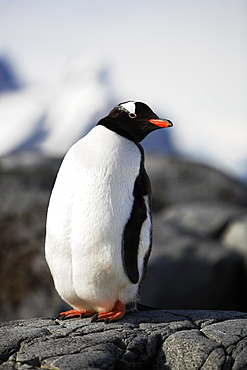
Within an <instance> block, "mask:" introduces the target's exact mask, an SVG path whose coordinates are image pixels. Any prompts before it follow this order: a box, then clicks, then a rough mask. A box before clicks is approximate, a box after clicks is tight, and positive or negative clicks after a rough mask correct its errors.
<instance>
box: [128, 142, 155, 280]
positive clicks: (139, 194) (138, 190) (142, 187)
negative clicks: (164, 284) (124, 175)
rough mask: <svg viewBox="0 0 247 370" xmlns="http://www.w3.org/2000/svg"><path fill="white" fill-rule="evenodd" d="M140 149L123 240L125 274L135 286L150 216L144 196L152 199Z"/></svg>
mask: <svg viewBox="0 0 247 370" xmlns="http://www.w3.org/2000/svg"><path fill="white" fill-rule="evenodd" d="M138 147H139V149H140V151H141V154H142V159H141V165H140V172H139V175H138V177H137V178H136V181H135V185H134V190H133V195H134V203H133V208H132V211H131V215H130V218H129V220H128V222H127V224H126V225H125V228H124V233H123V239H122V256H123V265H124V269H125V272H126V274H127V276H128V278H129V279H130V281H131V282H132V283H133V284H137V283H138V281H139V271H138V247H139V242H140V233H141V228H142V225H143V222H144V221H145V220H146V218H147V216H148V210H147V207H146V204H145V200H144V196H145V195H147V196H148V197H149V201H150V197H151V185H150V180H149V177H148V175H147V173H146V170H145V168H144V153H143V148H142V147H141V145H140V144H138Z"/></svg>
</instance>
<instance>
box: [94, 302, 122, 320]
mask: <svg viewBox="0 0 247 370" xmlns="http://www.w3.org/2000/svg"><path fill="white" fill-rule="evenodd" d="M124 314H125V305H124V304H123V303H121V302H120V301H117V302H116V304H115V306H114V307H113V309H112V310H111V311H109V312H100V313H96V314H95V315H93V317H92V322H93V321H104V322H106V323H107V322H112V321H116V320H119V319H122V317H124Z"/></svg>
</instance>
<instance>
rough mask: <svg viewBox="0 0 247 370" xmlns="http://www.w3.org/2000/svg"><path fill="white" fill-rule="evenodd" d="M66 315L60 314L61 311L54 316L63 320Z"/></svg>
mask: <svg viewBox="0 0 247 370" xmlns="http://www.w3.org/2000/svg"><path fill="white" fill-rule="evenodd" d="M65 317H66V315H60V313H59V314H58V315H57V316H55V317H54V319H53V320H63V319H64V318H65Z"/></svg>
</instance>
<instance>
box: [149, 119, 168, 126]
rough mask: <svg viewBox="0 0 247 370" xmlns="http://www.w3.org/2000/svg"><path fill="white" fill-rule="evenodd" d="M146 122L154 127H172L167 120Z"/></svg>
mask: <svg viewBox="0 0 247 370" xmlns="http://www.w3.org/2000/svg"><path fill="white" fill-rule="evenodd" d="M148 122H151V123H153V124H154V125H155V126H159V127H172V126H173V123H172V122H171V121H169V120H168V119H167V120H166V119H159V118H157V119H149V120H148Z"/></svg>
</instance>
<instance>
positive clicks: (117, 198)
mask: <svg viewBox="0 0 247 370" xmlns="http://www.w3.org/2000/svg"><path fill="white" fill-rule="evenodd" d="M96 129H97V130H96ZM99 137H100V140H96V139H97V138H99ZM95 140H96V141H97V145H94V146H93V145H92V143H93V142H95ZM140 162H141V154H140V151H139V149H138V148H137V146H136V145H135V144H134V143H132V142H131V141H129V140H127V139H125V138H123V137H121V136H119V135H117V134H115V133H113V132H110V131H109V130H107V129H106V128H104V127H96V128H95V129H93V130H92V131H91V132H90V133H89V134H88V135H87V136H86V137H85V138H83V139H82V140H81V141H79V142H78V143H76V144H75V145H74V147H72V148H71V150H70V151H69V152H68V154H67V155H66V157H65V159H64V162H63V164H62V166H61V168H60V171H59V173H58V177H57V180H56V183H55V186H54V189H53V192H52V195H51V199H50V204H49V209H48V216H47V237H46V258H47V261H48V264H49V266H50V269H51V272H52V275H53V278H54V282H55V286H56V288H57V290H58V292H59V293H60V295H61V296H62V297H63V298H64V299H65V300H66V301H67V302H68V303H70V304H71V305H76V304H77V307H78V302H79V301H80V300H82V301H83V302H87V303H88V302H90V304H91V305H99V302H101V303H102V302H103V301H104V302H105V303H104V305H106V304H107V302H109V301H111V300H112V299H113V298H112V297H113V296H114V297H117V296H118V294H119V291H121V289H126V287H127V286H128V285H129V284H130V281H129V279H128V277H127V276H126V274H125V272H124V268H123V262H122V251H121V243H122V237H123V230H124V227H125V225H126V223H127V221H128V219H129V217H130V214H131V210H132V206H133V201H134V196H133V189H134V184H135V179H136V178H137V176H138V174H139V171H140ZM114 299H115V298H114ZM84 306H85V305H84ZM101 306H102V305H101Z"/></svg>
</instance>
